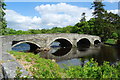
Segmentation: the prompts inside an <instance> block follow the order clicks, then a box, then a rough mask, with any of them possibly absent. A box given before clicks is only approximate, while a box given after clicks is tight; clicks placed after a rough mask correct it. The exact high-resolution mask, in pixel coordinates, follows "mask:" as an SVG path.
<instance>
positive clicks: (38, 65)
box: [10, 51, 120, 79]
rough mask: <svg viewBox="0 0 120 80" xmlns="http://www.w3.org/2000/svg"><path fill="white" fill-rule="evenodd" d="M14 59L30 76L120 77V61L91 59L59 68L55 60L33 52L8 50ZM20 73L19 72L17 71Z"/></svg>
mask: <svg viewBox="0 0 120 80" xmlns="http://www.w3.org/2000/svg"><path fill="white" fill-rule="evenodd" d="M10 54H11V55H13V56H14V57H15V58H16V60H17V61H18V62H19V63H21V64H22V65H23V66H24V68H25V69H26V70H27V71H28V72H29V73H30V74H31V75H32V78H36V79H38V78H97V79H101V78H120V62H118V63H116V64H114V65H110V63H109V62H104V63H103V65H98V63H97V62H96V61H95V60H94V59H91V60H90V61H89V62H87V63H86V64H85V65H84V66H65V68H60V67H59V65H58V64H57V63H56V62H53V61H52V60H50V59H44V58H41V57H40V55H35V54H33V53H24V52H15V51H10ZM18 73H19V74H20V72H18Z"/></svg>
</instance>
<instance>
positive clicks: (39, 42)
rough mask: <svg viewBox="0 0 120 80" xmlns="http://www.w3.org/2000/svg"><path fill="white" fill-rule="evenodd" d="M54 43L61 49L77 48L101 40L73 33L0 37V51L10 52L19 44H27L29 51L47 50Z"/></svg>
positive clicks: (96, 37)
mask: <svg viewBox="0 0 120 80" xmlns="http://www.w3.org/2000/svg"><path fill="white" fill-rule="evenodd" d="M54 41H58V42H60V45H61V46H63V47H67V46H68V47H69V46H72V47H77V46H79V44H80V43H83V44H86V43H90V45H95V44H97V43H99V42H101V39H100V37H99V36H93V35H86V34H73V33H71V34H70V33H54V34H32V35H12V36H0V44H1V45H0V49H2V50H0V51H11V49H12V47H14V46H16V45H18V44H21V43H28V44H29V45H30V49H31V50H35V49H36V48H37V47H39V48H49V47H50V45H51V43H52V42H54Z"/></svg>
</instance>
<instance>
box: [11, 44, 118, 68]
mask: <svg viewBox="0 0 120 80" xmlns="http://www.w3.org/2000/svg"><path fill="white" fill-rule="evenodd" d="M56 44H57V43H56ZM58 45H59V44H57V46H55V47H51V49H50V50H49V51H48V52H41V53H39V55H40V56H41V57H43V58H46V59H52V60H54V61H56V62H57V63H58V64H59V65H60V66H61V67H64V65H63V64H65V65H66V66H73V65H84V64H85V63H86V62H88V61H89V60H90V59H91V58H94V60H95V61H97V62H98V63H99V65H101V64H102V63H103V62H104V61H109V62H110V63H111V64H115V63H116V62H117V61H120V48H115V47H111V46H106V45H101V46H90V47H85V48H80V47H79V48H70V47H59V46H58ZM29 49H30V45H28V44H26V43H22V44H20V45H17V46H15V47H14V48H12V50H14V51H24V52H26V51H28V50H29Z"/></svg>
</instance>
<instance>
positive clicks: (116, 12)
mask: <svg viewBox="0 0 120 80" xmlns="http://www.w3.org/2000/svg"><path fill="white" fill-rule="evenodd" d="M108 12H112V13H114V14H118V9H115V10H108Z"/></svg>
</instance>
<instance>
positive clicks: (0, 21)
mask: <svg viewBox="0 0 120 80" xmlns="http://www.w3.org/2000/svg"><path fill="white" fill-rule="evenodd" d="M4 6H6V4H5V3H4V2H3V1H1V0H0V35H4V34H5V29H6V27H7V23H6V21H5V18H4V16H5V12H4V10H5V7H4Z"/></svg>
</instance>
